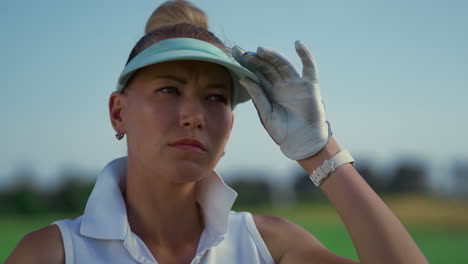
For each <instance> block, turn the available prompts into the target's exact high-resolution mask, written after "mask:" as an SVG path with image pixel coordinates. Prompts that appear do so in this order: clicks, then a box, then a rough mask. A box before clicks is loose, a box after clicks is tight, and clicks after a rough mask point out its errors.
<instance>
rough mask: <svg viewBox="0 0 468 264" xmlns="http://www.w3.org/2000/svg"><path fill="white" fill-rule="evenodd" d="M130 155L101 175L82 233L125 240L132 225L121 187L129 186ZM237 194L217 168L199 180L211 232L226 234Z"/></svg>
mask: <svg viewBox="0 0 468 264" xmlns="http://www.w3.org/2000/svg"><path fill="white" fill-rule="evenodd" d="M126 174H127V157H122V158H119V159H115V160H113V161H111V162H110V163H109V164H108V165H107V166H106V167H105V168H104V169H103V170H102V172H101V173H100V174H99V177H98V179H97V181H96V185H95V186H94V188H93V191H92V192H91V195H90V197H89V199H88V203H87V204H86V209H85V212H84V215H83V219H82V222H81V227H80V233H81V234H82V235H84V236H88V237H92V238H98V239H121V240H124V239H125V237H126V235H127V233H128V232H129V231H130V227H129V224H128V220H127V210H126V207H125V201H124V199H123V196H122V192H121V190H122V189H123V188H124V187H125V186H124V185H125V177H126ZM236 197H237V193H236V192H235V191H234V190H232V189H231V188H230V187H229V186H227V185H226V184H225V183H224V181H223V180H222V179H221V177H220V176H219V175H218V173H216V172H215V171H213V172H212V173H211V174H210V175H209V176H207V177H205V178H204V179H202V180H201V181H200V182H198V185H197V202H198V203H199V205H200V207H201V208H202V212H203V216H204V221H205V229H206V231H208V233H209V234H210V235H213V236H215V237H216V236H222V235H223V234H224V233H226V230H227V224H228V217H229V212H230V210H231V207H232V205H233V203H234V201H235V199H236Z"/></svg>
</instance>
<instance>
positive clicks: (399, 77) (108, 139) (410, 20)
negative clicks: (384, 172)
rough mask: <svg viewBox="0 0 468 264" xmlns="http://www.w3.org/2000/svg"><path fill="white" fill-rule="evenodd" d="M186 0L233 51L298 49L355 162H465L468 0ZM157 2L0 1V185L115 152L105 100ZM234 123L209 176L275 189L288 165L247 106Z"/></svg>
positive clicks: (95, 161)
mask: <svg viewBox="0 0 468 264" xmlns="http://www.w3.org/2000/svg"><path fill="white" fill-rule="evenodd" d="M194 2H195V3H196V4H197V5H198V6H199V7H200V8H202V9H203V10H204V11H205V12H206V13H207V14H208V16H209V18H210V23H211V29H212V31H214V33H215V34H217V35H218V36H219V37H220V38H221V39H222V40H224V41H226V43H227V44H229V45H234V44H237V45H239V46H241V47H244V48H245V49H255V48H256V47H257V46H266V47H270V48H274V49H277V50H279V51H280V52H282V53H283V54H285V55H287V56H289V57H290V58H291V60H292V61H293V63H294V64H295V65H297V66H300V63H299V60H298V58H297V56H296V54H295V53H294V48H293V47H294V46H293V43H294V41H295V40H296V39H301V40H302V41H303V42H304V43H305V44H306V45H308V46H309V48H310V49H311V50H312V52H313V54H314V55H315V57H316V59H317V63H318V68H319V77H320V86H321V91H322V96H323V98H324V101H325V104H326V110H327V117H328V120H329V121H330V122H331V125H332V129H333V131H334V134H335V136H336V138H337V139H338V142H339V143H341V145H342V147H345V148H348V149H349V150H350V152H351V153H352V154H353V155H354V156H357V157H367V158H370V159H372V160H374V161H375V164H387V163H388V162H391V161H392V160H395V159H398V158H399V157H402V155H415V156H417V157H420V158H421V159H424V160H426V161H428V163H430V164H431V165H432V166H434V169H437V170H438V171H443V169H444V166H448V165H450V162H451V161H453V160H454V159H465V160H468V154H467V152H466V149H468V143H467V141H466V135H468V124H467V123H468V122H467V120H468V118H467V117H466V115H467V114H468V104H467V103H466V101H467V99H468V73H467V71H468V48H467V47H468V33H467V28H468V16H467V15H466V14H468V2H467V1H462V0H459V1H456V0H444V1H442V0H424V1H423V0H411V1H407V0H393V1H375V0H367V1H364V0H355V1H348V0H329V1H299V0H289V1H271V0H270V1H266V0H261V1H251V0H250V1H245V0H238V1H219V0H218V1H215V0H200V1H194ZM158 3H161V1H150V0H145V1H143V0H141V1H128V0H125V1H124V0H118V1H116V0H100V1H95V0H80V1H63V0H42V1H33V0H27V1H26V0H3V1H1V2H0V29H1V30H0V32H1V38H2V41H0V58H1V59H2V63H1V64H0V79H1V80H2V86H1V95H0V112H1V113H3V114H2V115H1V117H0V124H1V126H2V127H1V135H2V136H1V137H0V184H1V183H2V182H3V183H5V182H8V181H10V180H11V179H9V178H8V176H9V175H10V174H11V173H12V172H13V171H14V170H16V169H18V167H21V166H23V164H24V163H26V164H29V165H30V166H32V167H33V168H35V170H36V171H37V172H38V173H39V174H40V178H39V179H38V180H40V181H41V182H47V181H51V180H55V179H56V177H57V174H58V172H59V171H60V170H61V169H63V168H65V167H74V168H78V169H80V170H84V171H96V172H98V171H99V170H100V169H101V168H102V167H103V166H104V165H105V164H107V162H109V161H110V160H111V159H114V158H116V157H119V156H122V155H125V152H126V147H125V142H118V141H117V140H116V139H115V137H114V131H113V129H112V127H111V125H110V122H109V118H108V109H107V103H108V96H109V94H110V93H111V92H112V91H113V89H114V87H115V83H116V80H117V77H118V75H119V73H120V71H121V70H122V68H123V65H124V63H125V61H126V59H127V56H128V53H129V52H130V50H131V48H132V46H133V45H134V43H135V42H136V41H137V40H138V39H139V38H140V37H141V36H142V34H143V28H144V24H145V21H146V19H147V18H148V17H149V15H150V14H151V12H152V11H153V10H154V8H155V7H156V6H157V5H158ZM235 116H236V119H235V126H234V130H233V132H232V135H231V141H230V143H229V145H228V147H227V150H226V156H225V157H224V158H223V159H222V161H221V163H220V164H219V166H218V171H220V172H221V173H222V174H223V173H225V174H229V171H232V170H234V169H238V168H240V169H243V170H244V169H249V168H252V169H256V170H265V171H267V172H269V173H270V174H271V177H272V178H274V179H280V180H281V179H284V177H286V176H287V173H286V172H287V171H289V170H290V169H291V168H292V167H294V166H296V165H295V163H294V162H293V161H290V160H288V159H287V158H286V157H284V156H283V155H282V153H281V152H280V151H279V148H278V147H276V145H275V144H274V142H273V141H272V140H271V139H270V137H269V136H268V134H267V133H266V132H265V131H264V129H263V127H262V126H261V124H260V122H259V121H258V117H257V114H256V112H255V109H254V107H253V106H252V104H251V102H248V103H246V104H243V105H240V106H239V107H238V108H237V109H236V111H235ZM434 164H435V165H434ZM439 177H444V176H443V175H439Z"/></svg>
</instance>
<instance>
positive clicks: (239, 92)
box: [117, 38, 258, 108]
mask: <svg viewBox="0 0 468 264" xmlns="http://www.w3.org/2000/svg"><path fill="white" fill-rule="evenodd" d="M175 60H197V61H207V62H212V63H216V64H219V65H221V66H224V67H225V68H226V69H227V70H228V71H229V72H230V74H231V76H232V79H233V90H232V106H233V108H234V107H235V106H236V105H237V104H239V103H243V102H246V101H248V100H249V99H250V95H249V94H248V93H247V91H246V90H245V89H244V87H242V85H241V84H240V83H239V80H240V79H242V78H245V77H249V78H251V79H253V80H254V81H256V82H258V79H257V77H256V76H255V75H254V74H253V73H252V72H250V71H249V70H247V69H246V68H244V67H242V66H241V65H240V64H239V63H238V62H237V61H236V60H235V59H234V58H232V57H230V56H229V55H227V54H226V53H225V52H224V51H222V50H221V49H219V48H218V47H216V46H214V45H212V44H210V43H208V42H205V41H201V40H198V39H192V38H172V39H165V40H162V41H159V42H157V43H155V44H153V45H152V46H150V47H148V48H146V49H145V50H143V51H142V52H140V54H138V55H137V56H135V58H133V59H132V60H131V61H130V62H129V63H128V64H127V65H126V66H125V68H124V69H123V71H122V73H121V74H120V77H119V81H118V84H117V91H118V92H122V91H123V89H124V88H125V86H126V85H127V82H128V81H129V80H130V78H131V77H132V75H133V74H134V73H135V72H136V71H137V70H138V69H141V68H144V67H146V66H149V65H153V64H157V63H160V62H166V61H175Z"/></svg>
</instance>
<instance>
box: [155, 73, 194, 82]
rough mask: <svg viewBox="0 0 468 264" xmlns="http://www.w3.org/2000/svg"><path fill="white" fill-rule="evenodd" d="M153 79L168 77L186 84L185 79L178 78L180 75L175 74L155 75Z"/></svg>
mask: <svg viewBox="0 0 468 264" xmlns="http://www.w3.org/2000/svg"><path fill="white" fill-rule="evenodd" d="M153 79H155V80H156V79H169V80H172V81H176V82H178V83H181V84H186V83H187V80H185V79H183V78H180V77H177V76H174V75H158V76H155V77H154V78H153Z"/></svg>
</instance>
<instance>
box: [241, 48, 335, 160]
mask: <svg viewBox="0 0 468 264" xmlns="http://www.w3.org/2000/svg"><path fill="white" fill-rule="evenodd" d="M295 47H296V52H297V54H298V55H299V57H300V58H301V61H302V65H303V70H302V77H301V76H300V75H299V74H298V73H297V71H296V69H295V68H294V66H292V64H291V63H290V62H289V61H288V59H286V58H285V57H284V56H282V55H281V54H279V53H278V52H276V51H274V50H271V49H266V48H261V47H259V48H258V50H257V53H254V52H245V51H244V50H242V49H241V48H239V47H237V46H235V47H234V48H233V49H232V54H233V56H234V58H235V59H236V60H237V61H239V63H240V64H242V65H243V66H244V67H246V68H248V69H249V70H251V71H252V72H253V73H254V74H255V75H256V76H257V77H258V79H259V80H260V82H261V85H259V84H258V83H256V82H254V81H253V80H252V79H250V78H244V79H242V80H240V83H241V84H242V85H243V86H244V87H245V89H246V90H247V92H248V93H249V94H250V96H251V97H252V101H253V103H254V105H255V107H256V108H257V112H258V115H259V116H260V120H261V121H262V124H263V126H264V127H265V129H266V130H267V131H268V133H269V134H270V136H271V137H272V138H273V140H274V141H275V142H276V144H278V145H279V146H280V148H281V151H282V152H283V153H284V154H285V155H286V156H287V157H288V158H290V159H292V160H301V159H305V158H307V157H310V156H313V155H315V154H316V153H317V152H319V151H320V150H321V149H322V148H323V147H324V146H325V144H326V143H327V142H328V140H329V138H330V137H331V135H332V133H331V129H330V124H329V123H328V121H326V119H325V107H324V104H323V101H322V97H321V96H320V90H319V85H318V79H317V71H316V68H315V62H314V58H313V57H312V54H311V53H310V51H309V50H308V49H307V48H306V47H305V46H304V44H303V43H302V42H300V41H296V43H295Z"/></svg>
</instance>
